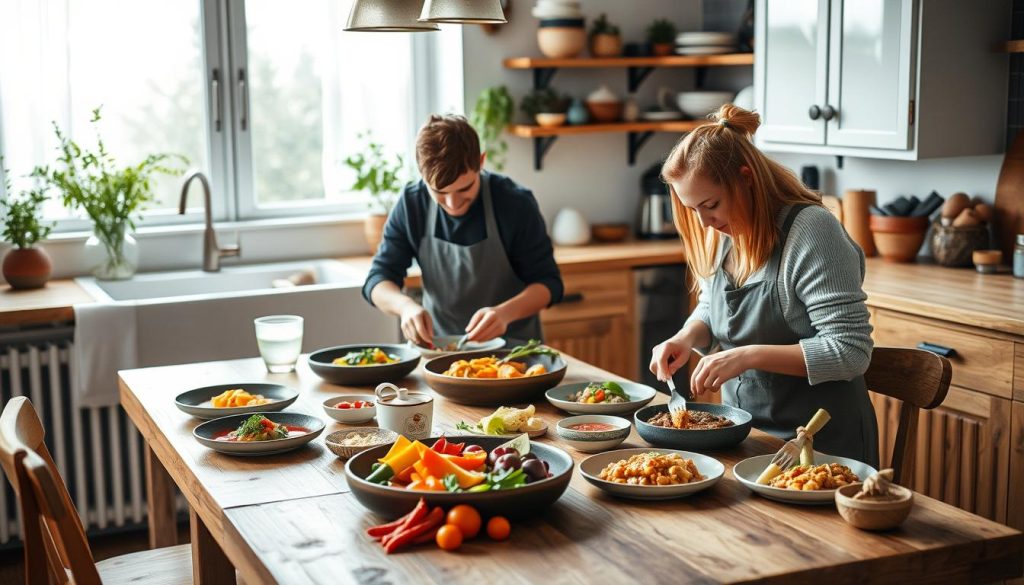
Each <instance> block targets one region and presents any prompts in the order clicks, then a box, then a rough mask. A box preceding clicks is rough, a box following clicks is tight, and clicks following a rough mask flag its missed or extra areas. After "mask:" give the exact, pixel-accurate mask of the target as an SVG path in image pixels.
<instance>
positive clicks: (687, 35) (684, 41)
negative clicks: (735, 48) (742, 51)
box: [676, 31, 736, 46]
mask: <svg viewBox="0 0 1024 585" xmlns="http://www.w3.org/2000/svg"><path fill="white" fill-rule="evenodd" d="M676 44H677V45H687V46H695V45H696V46H708V45H735V44H736V35H734V34H732V33H724V32H703V31H701V32H681V33H678V34H677V35H676Z"/></svg>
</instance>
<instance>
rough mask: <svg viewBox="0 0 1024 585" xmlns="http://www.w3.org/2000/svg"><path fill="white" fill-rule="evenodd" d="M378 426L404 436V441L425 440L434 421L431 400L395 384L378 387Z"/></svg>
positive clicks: (422, 394) (430, 397)
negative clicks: (405, 439)
mask: <svg viewBox="0 0 1024 585" xmlns="http://www.w3.org/2000/svg"><path fill="white" fill-rule="evenodd" d="M375 394H376V395H377V422H378V423H379V426H380V428H382V429H387V430H389V431H395V432H396V433H398V434H400V435H405V438H407V439H412V440H415V439H426V438H427V437H429V436H430V433H431V429H432V428H433V427H432V423H433V419H434V416H433V415H434V397H433V396H430V395H429V394H424V393H422V392H409V390H408V389H406V388H399V387H398V386H395V385H394V384H389V383H384V384H380V385H379V386H377V389H376V391H375Z"/></svg>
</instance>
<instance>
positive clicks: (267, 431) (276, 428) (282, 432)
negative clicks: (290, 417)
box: [214, 414, 309, 442]
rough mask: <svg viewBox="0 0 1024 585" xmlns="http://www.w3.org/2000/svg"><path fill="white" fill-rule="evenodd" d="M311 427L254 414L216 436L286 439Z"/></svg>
mask: <svg viewBox="0 0 1024 585" xmlns="http://www.w3.org/2000/svg"><path fill="white" fill-rule="evenodd" d="M308 432H309V429H305V428H302V427H295V426H288V425H281V424H277V423H275V422H274V421H272V420H270V419H269V418H267V417H265V416H263V415H262V414H254V415H252V416H250V417H249V418H247V419H245V421H243V422H242V424H241V425H240V426H239V427H238V428H237V429H235V430H233V431H230V432H227V433H224V434H223V435H221V436H219V437H214V439H215V440H217V441H242V442H249V441H274V440H276V439H286V438H288V437H289V436H291V435H301V434H304V433H308Z"/></svg>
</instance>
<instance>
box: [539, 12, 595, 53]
mask: <svg viewBox="0 0 1024 585" xmlns="http://www.w3.org/2000/svg"><path fill="white" fill-rule="evenodd" d="M537 46H538V47H539V48H540V52H541V53H542V54H543V55H544V56H545V57H550V58H552V59H570V58H572V57H576V56H577V55H579V54H580V53H582V52H583V49H584V48H586V46H587V29H585V28H583V19H582V18H578V19H576V18H569V19H566V18H558V19H545V20H541V21H540V27H539V28H538V29H537Z"/></svg>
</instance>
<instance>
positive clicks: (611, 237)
mask: <svg viewBox="0 0 1024 585" xmlns="http://www.w3.org/2000/svg"><path fill="white" fill-rule="evenodd" d="M629 229H630V228H629V224H628V223H597V224H594V225H593V226H591V228H590V231H591V234H592V235H593V236H594V239H595V240H597V241H598V242H621V241H622V240H625V239H626V238H628V237H629Z"/></svg>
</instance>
